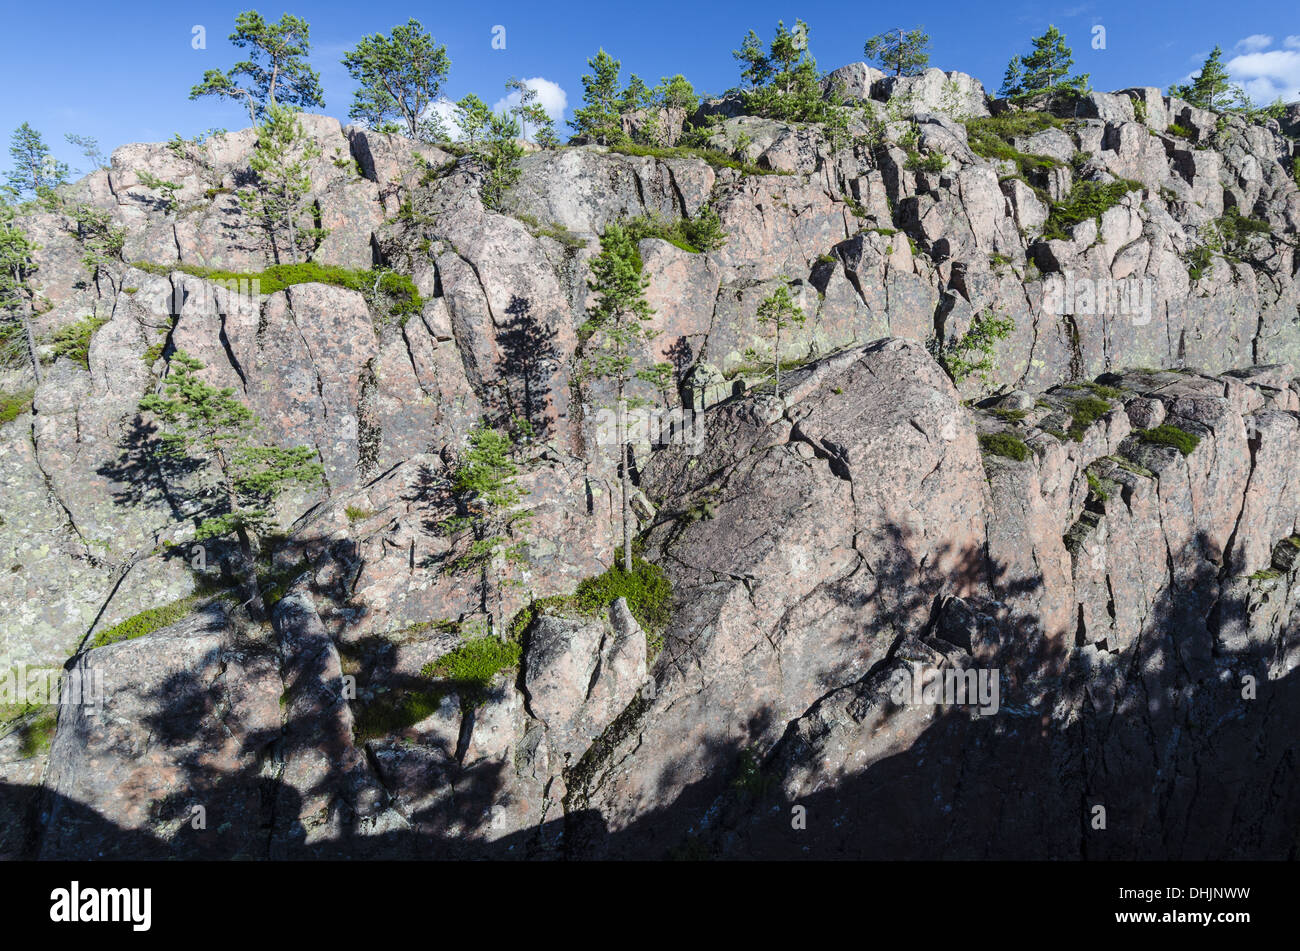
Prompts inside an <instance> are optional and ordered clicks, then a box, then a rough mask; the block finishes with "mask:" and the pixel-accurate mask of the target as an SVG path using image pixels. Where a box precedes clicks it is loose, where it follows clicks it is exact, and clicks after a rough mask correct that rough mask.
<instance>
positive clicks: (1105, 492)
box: [1084, 471, 1118, 502]
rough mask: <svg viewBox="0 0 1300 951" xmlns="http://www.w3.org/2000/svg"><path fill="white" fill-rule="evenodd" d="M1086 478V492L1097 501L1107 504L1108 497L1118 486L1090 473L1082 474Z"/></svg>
mask: <svg viewBox="0 0 1300 951" xmlns="http://www.w3.org/2000/svg"><path fill="white" fill-rule="evenodd" d="M1084 474H1085V475H1086V476H1087V477H1088V491H1089V492H1090V493H1091V494H1092V495H1093V496H1094V497H1095V498H1097V499H1098V500H1100V501H1102V502H1109V501H1110V495H1111V493H1112V492H1114V491H1115V490H1116V489H1117V488H1118V486H1117V485H1116V484H1115V483H1114V482H1112V481H1110V480H1109V479H1103V478H1101V477H1100V476H1098V475H1097V474H1096V473H1094V472H1092V471H1088V472H1086V473H1084Z"/></svg>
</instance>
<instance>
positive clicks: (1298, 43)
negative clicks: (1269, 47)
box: [1282, 36, 1300, 50]
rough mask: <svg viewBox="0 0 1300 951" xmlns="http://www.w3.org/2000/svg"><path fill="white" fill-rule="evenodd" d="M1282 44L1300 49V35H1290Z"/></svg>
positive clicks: (1288, 47) (1289, 47)
mask: <svg viewBox="0 0 1300 951" xmlns="http://www.w3.org/2000/svg"><path fill="white" fill-rule="evenodd" d="M1282 45H1283V46H1285V47H1286V48H1287V49H1293V50H1300V36H1288V37H1287V38H1286V39H1285V40H1283V41H1282Z"/></svg>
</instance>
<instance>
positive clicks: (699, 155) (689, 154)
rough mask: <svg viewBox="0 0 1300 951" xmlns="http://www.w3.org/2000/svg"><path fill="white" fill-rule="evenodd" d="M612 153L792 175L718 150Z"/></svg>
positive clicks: (619, 148)
mask: <svg viewBox="0 0 1300 951" xmlns="http://www.w3.org/2000/svg"><path fill="white" fill-rule="evenodd" d="M610 151H611V152H620V153H622V154H623V155H636V156H647V155H648V156H652V157H653V158H661V159H671V158H684V159H699V160H700V161H703V162H708V163H709V164H710V165H712V166H713V167H714V168H734V169H735V170H736V171H738V172H743V173H744V174H746V175H790V174H793V173H791V172H782V171H777V170H775V169H771V168H759V167H758V166H757V165H755V164H754V163H753V162H742V161H740V160H739V159H737V158H735V157H733V156H731V155H728V154H727V153H726V152H720V151H718V150H717V149H704V148H692V147H688V146H678V147H676V148H660V147H657V146H651V145H634V144H630V143H629V144H625V145H613V146H610Z"/></svg>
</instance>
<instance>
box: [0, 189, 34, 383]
mask: <svg viewBox="0 0 1300 951" xmlns="http://www.w3.org/2000/svg"><path fill="white" fill-rule="evenodd" d="M36 249H37V247H36V244H35V242H33V241H32V240H31V239H30V238H29V237H27V234H26V232H24V231H23V230H22V228H20V227H19V226H18V223H17V221H15V219H14V210H13V209H12V208H10V207H9V206H7V205H3V206H0V366H3V365H9V364H10V363H11V362H12V360H13V359H14V358H15V357H16V356H17V355H18V354H22V357H23V360H24V362H25V363H27V365H28V366H30V367H31V370H32V376H33V377H34V378H35V380H36V384H37V385H38V386H39V385H40V382H41V362H40V360H39V359H38V358H37V355H36V337H35V335H34V334H33V333H32V322H31V289H30V287H28V285H27V279H28V278H29V277H30V276H31V275H32V274H33V273H34V272H35V271H36V262H35V261H34V260H33V259H32V252H34V251H35V250H36Z"/></svg>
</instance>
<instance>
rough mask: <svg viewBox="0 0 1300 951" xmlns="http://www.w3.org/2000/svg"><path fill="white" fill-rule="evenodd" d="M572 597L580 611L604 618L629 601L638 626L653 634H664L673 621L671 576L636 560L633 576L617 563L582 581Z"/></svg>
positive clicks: (633, 563)
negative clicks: (617, 604)
mask: <svg viewBox="0 0 1300 951" xmlns="http://www.w3.org/2000/svg"><path fill="white" fill-rule="evenodd" d="M633 551H634V552H635V551H636V548H635V546H634V547H633ZM573 596H574V600H575V604H576V606H577V608H578V610H580V611H583V612H584V613H587V614H592V615H596V614H601V613H603V612H605V611H606V610H608V609H609V606H610V605H611V604H612V603H613V602H614V601H616V600H618V599H619V598H626V599H627V606H628V610H630V611H631V612H632V616H633V617H634V618H636V620H637V623H638V624H640V625H641V626H642V627H643V628H646V629H647V630H650V631H662V630H663V629H664V628H665V627H667V626H668V622H669V620H670V619H671V617H672V597H673V586H672V583H671V582H670V581H669V580H668V576H667V575H665V574H664V571H663V569H662V568H660V567H659V566H658V565H652V564H650V563H649V562H648V561H645V560H644V559H642V558H637V557H635V556H634V557H633V558H632V571H631V572H625V571H624V570H623V564H622V562H621V561H618V562H616V563H615V564H614V565H612V566H611V567H610V568H608V569H607V570H606V571H605V573H604V574H600V575H597V576H596V577H594V578H587V579H585V580H584V581H582V582H581V583H580V584H579V585H578V590H577V591H575V592H574V595H573Z"/></svg>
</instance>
